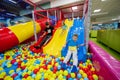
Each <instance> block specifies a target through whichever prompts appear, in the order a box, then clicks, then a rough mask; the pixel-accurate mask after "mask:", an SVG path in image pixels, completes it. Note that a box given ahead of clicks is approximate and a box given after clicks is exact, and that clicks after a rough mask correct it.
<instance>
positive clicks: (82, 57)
mask: <svg viewBox="0 0 120 80" xmlns="http://www.w3.org/2000/svg"><path fill="white" fill-rule="evenodd" d="M83 21H84V18H83V19H74V23H73V26H72V27H71V28H70V30H69V33H68V36H67V39H66V40H67V41H68V40H70V39H72V36H73V35H74V34H78V42H79V44H83V43H85V36H84V35H85V32H84V22H83ZM67 51H68V45H67V44H66V47H64V48H63V49H62V51H61V55H62V56H64V57H65V56H66V54H67ZM86 54H87V51H86V46H81V47H79V48H78V61H79V62H85V61H86Z"/></svg>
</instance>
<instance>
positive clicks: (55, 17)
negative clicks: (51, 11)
mask: <svg viewBox="0 0 120 80" xmlns="http://www.w3.org/2000/svg"><path fill="white" fill-rule="evenodd" d="M56 21H57V11H56V10H55V24H56Z"/></svg>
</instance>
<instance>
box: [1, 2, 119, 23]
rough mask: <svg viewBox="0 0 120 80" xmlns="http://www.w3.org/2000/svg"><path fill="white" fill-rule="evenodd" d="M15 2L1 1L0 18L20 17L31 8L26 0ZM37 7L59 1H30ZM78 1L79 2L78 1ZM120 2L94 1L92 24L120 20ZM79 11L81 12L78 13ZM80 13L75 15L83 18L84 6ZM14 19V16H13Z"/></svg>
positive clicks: (80, 8) (67, 9)
mask: <svg viewBox="0 0 120 80" xmlns="http://www.w3.org/2000/svg"><path fill="white" fill-rule="evenodd" d="M12 1H15V2H16V3H17V4H14V3H11V2H10V0H0V16H4V17H5V18H7V17H9V15H8V16H6V15H7V14H6V13H8V12H10V13H11V14H12V13H13V14H15V15H19V12H20V10H23V9H27V8H28V7H31V6H30V5H29V4H28V3H25V2H24V1H26V0H12ZM30 1H32V2H33V3H35V4H36V5H38V6H40V5H41V4H44V3H47V2H51V1H57V0H30ZM76 1H77V0H76ZM81 1H83V0H80V2H77V3H75V2H74V3H71V4H67V5H62V6H59V7H60V8H64V7H68V6H73V5H77V4H81V3H83V2H81ZM119 6H120V0H105V1H101V0H92V17H91V20H92V22H107V21H111V20H116V19H120V7H119ZM96 9H101V11H100V12H97V13H94V10H96ZM78 11H80V12H79V13H80V14H79V13H78ZM78 11H76V13H75V15H79V16H82V11H83V5H81V6H78ZM63 12H66V13H67V12H72V9H71V8H66V9H63ZM13 17H14V16H13Z"/></svg>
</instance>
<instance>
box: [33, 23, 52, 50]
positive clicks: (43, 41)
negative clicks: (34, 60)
mask: <svg viewBox="0 0 120 80" xmlns="http://www.w3.org/2000/svg"><path fill="white" fill-rule="evenodd" d="M53 30H54V28H53V27H52V26H50V24H49V23H48V22H46V29H45V31H44V34H43V36H44V35H45V34H46V33H47V35H46V36H45V37H44V38H43V40H42V42H41V43H40V44H39V45H38V46H35V48H36V49H39V48H41V47H42V46H43V45H45V44H46V43H47V42H48V41H49V40H50V39H51V37H52V34H53Z"/></svg>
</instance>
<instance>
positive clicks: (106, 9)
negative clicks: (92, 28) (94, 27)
mask: <svg viewBox="0 0 120 80" xmlns="http://www.w3.org/2000/svg"><path fill="white" fill-rule="evenodd" d="M96 9H101V11H100V12H96V13H94V10H96ZM119 16H120V0H105V1H101V0H92V21H93V22H107V21H111V20H116V19H118V17H119Z"/></svg>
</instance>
